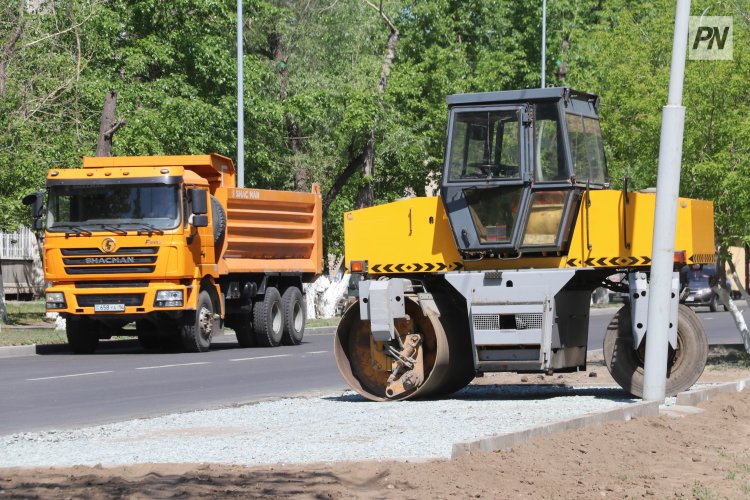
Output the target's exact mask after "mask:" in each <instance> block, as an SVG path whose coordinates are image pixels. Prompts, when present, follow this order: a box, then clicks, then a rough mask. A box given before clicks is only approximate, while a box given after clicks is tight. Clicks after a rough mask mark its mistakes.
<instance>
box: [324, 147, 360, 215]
mask: <svg viewBox="0 0 750 500" xmlns="http://www.w3.org/2000/svg"><path fill="white" fill-rule="evenodd" d="M366 157H367V151H366V150H364V151H362V152H361V153H360V154H359V155H357V157H356V158H354V159H353V160H352V161H351V162H349V165H347V166H346V168H345V169H344V170H343V171H342V172H341V173H340V174H339V176H338V177H337V178H336V180H335V181H334V183H333V186H331V189H330V190H329V191H328V193H327V194H326V197H325V199H324V200H323V219H325V218H326V214H327V213H328V208H329V207H330V206H331V203H333V200H335V199H336V196H338V194H339V192H340V191H341V189H342V188H343V187H344V186H345V185H346V183H347V182H348V181H349V179H350V178H351V176H352V175H354V174H355V173H356V172H357V170H359V168H360V167H361V166H362V164H363V163H364V162H365V158H366Z"/></svg>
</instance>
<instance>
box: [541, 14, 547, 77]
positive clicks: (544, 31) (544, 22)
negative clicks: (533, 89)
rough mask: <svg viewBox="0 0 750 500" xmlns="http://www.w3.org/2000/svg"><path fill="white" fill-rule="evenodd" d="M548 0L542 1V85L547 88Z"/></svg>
mask: <svg viewBox="0 0 750 500" xmlns="http://www.w3.org/2000/svg"><path fill="white" fill-rule="evenodd" d="M546 61H547V0H542V85H541V87H542V88H544V87H546V85H545V83H544V81H545V79H546V75H545V73H546V70H547V64H546Z"/></svg>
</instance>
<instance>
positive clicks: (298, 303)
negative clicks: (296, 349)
mask: <svg viewBox="0 0 750 500" xmlns="http://www.w3.org/2000/svg"><path fill="white" fill-rule="evenodd" d="M305 306H306V304H305V302H304V300H302V292H300V290H299V288H297V287H296V286H290V287H289V288H287V289H286V290H284V295H282V296H281V310H282V313H283V315H284V333H283V335H282V336H281V343H282V344H284V345H299V344H300V343H302V337H304V335H305V321H307V307H305Z"/></svg>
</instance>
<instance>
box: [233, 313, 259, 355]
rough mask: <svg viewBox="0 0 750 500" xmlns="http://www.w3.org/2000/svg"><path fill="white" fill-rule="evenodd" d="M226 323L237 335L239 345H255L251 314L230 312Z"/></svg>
mask: <svg viewBox="0 0 750 500" xmlns="http://www.w3.org/2000/svg"><path fill="white" fill-rule="evenodd" d="M227 323H229V325H228V326H230V327H231V328H232V329H234V334H235V336H236V337H237V343H238V344H239V345H240V347H255V346H256V345H257V342H256V341H255V332H254V331H253V322H252V316H250V314H246V313H240V314H232V315H231V316H230V317H229V319H228V321H227Z"/></svg>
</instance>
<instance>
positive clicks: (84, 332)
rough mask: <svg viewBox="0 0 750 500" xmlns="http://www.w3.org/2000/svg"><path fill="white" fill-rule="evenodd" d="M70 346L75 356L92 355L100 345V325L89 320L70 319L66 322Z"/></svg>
mask: <svg viewBox="0 0 750 500" xmlns="http://www.w3.org/2000/svg"><path fill="white" fill-rule="evenodd" d="M65 333H66V334H67V337H68V345H69V346H70V349H71V350H72V351H73V352H74V353H75V354H91V353H93V352H94V351H95V350H96V346H97V345H99V325H98V324H97V323H96V322H95V321H91V320H89V319H85V318H81V319H73V318H70V317H69V318H68V319H67V321H65Z"/></svg>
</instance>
